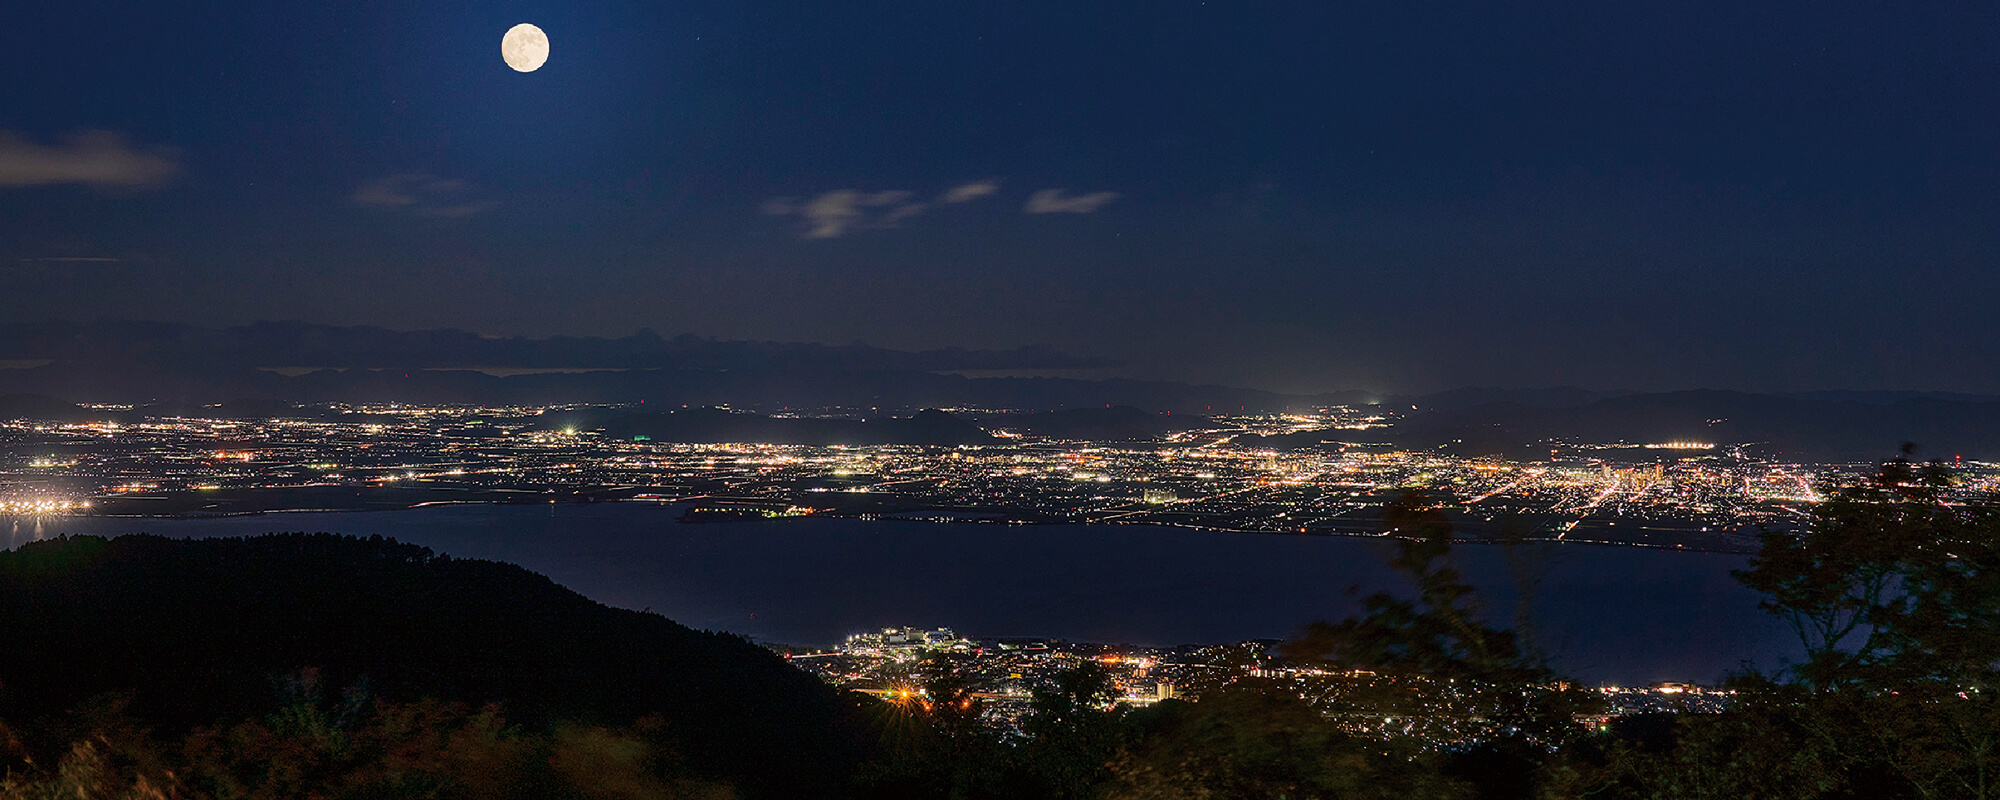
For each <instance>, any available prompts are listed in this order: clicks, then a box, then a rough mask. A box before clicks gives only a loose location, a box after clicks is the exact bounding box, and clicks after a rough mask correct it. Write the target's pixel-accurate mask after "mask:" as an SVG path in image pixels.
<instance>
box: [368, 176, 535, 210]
mask: <svg viewBox="0 0 2000 800" xmlns="http://www.w3.org/2000/svg"><path fill="white" fill-rule="evenodd" d="M470 192H471V186H470V184H467V183H466V182H465V181H462V180H458V179H456V178H440V177H437V176H435V175H430V174H427V173H422V172H406V173H401V174H397V175H388V176H384V177H381V178H376V179H374V180H370V181H364V182H362V184H361V185H360V186H359V187H356V188H355V190H354V194H353V195H352V196H351V199H352V200H353V201H354V204H355V205H358V206H362V207H365V208H376V209H382V210H385V211H401V212H404V213H408V214H411V215H413V216H419V217H444V218H447V219H463V218H465V217H470V216H472V215H474V214H478V213H481V212H484V211H490V210H492V209H494V208H497V207H499V205H500V203H499V201H497V200H468V199H465V197H464V196H465V195H466V194H469V193H470Z"/></svg>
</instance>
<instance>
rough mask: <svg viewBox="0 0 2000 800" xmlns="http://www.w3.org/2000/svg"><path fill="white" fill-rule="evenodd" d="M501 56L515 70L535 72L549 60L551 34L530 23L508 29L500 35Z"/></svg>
mask: <svg viewBox="0 0 2000 800" xmlns="http://www.w3.org/2000/svg"><path fill="white" fill-rule="evenodd" d="M500 57H501V58H504V59H506V60H507V66H510V67H513V68H514V71H515V72H534V71H535V70H538V69H541V68H542V65H543V64H546V63H548V60H549V35H548V34H546V33H543V32H542V29H541V28H537V27H535V26H533V25H529V24H528V23H525V22H523V23H521V24H519V25H516V26H514V27H512V28H508V29H507V35H506V36H502V37H500Z"/></svg>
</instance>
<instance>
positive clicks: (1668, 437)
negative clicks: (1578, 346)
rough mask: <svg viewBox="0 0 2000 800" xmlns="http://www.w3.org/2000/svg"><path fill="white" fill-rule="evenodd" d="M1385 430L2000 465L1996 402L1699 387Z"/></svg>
mask: <svg viewBox="0 0 2000 800" xmlns="http://www.w3.org/2000/svg"><path fill="white" fill-rule="evenodd" d="M1371 433H1372V432H1371ZM1385 433H1386V435H1387V436H1388V438H1389V439H1390V440H1391V441H1393V442H1394V443H1396V444H1398V445H1401V446H1405V447H1419V448H1442V449H1444V450H1446V451H1449V452H1455V453H1461V454H1475V455H1477V454H1497V455H1508V456H1513V457H1533V456H1534V455H1535V454H1536V450H1537V448H1536V446H1535V445H1536V443H1538V442H1543V441H1546V440H1550V439H1563V440H1568V441H1572V442H1587V443H1608V442H1617V441H1625V442H1631V443H1634V444H1644V443H1657V442H1669V441H1702V442H1718V443H1739V442H1742V443H1754V444H1755V445H1756V449H1757V450H1758V451H1759V452H1761V453H1765V454H1768V455H1771V456H1774V457H1778V458H1785V459H1795V460H1799V461H1817V462H1844V461H1852V462H1871V461H1878V460H1880V459H1882V458H1886V457H1888V456H1891V455H1894V454H1895V453H1896V450H1897V447H1898V446H1899V445H1900V444H1901V443H1903V442H1914V443H1916V444H1918V445H1919V446H1920V448H1921V449H1920V450H1919V452H1918V455H1919V456H1920V457H1923V458H1947V459H1949V458H1952V457H1953V456H1957V455H1963V456H1964V457H1966V458H1976V459H2000V402H1964V401H1955V400H1941V399H1929V398H1914V399H1904V400H1898V401H1894V402H1888V403H1863V402H1855V401H1849V400H1827V399H1816V398H1810V397H1797V396H1782V395H1764V394H1746V393H1742V392H1725V391H1709V390H1701V391H1687V392H1667V393H1660V394H1637V395H1626V396H1621V397H1613V398H1608V399H1603V400H1598V401H1596V402H1593V403H1590V404H1588V405H1584V406H1580V407H1576V408H1535V407H1529V406H1525V405H1522V404H1519V403H1491V404H1486V405H1478V406H1472V407H1467V408H1459V409H1453V410H1448V411H1444V410H1441V411H1435V412H1429V413H1414V414H1412V415H1411V416H1410V417H1409V418H1407V419H1405V420H1404V421H1403V422H1402V423H1401V424H1398V425H1397V426H1396V427H1395V428H1392V429H1389V430H1387V431H1386V432H1385Z"/></svg>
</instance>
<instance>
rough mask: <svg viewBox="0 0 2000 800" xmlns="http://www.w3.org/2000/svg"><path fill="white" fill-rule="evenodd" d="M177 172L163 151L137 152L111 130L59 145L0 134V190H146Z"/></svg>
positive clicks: (80, 135)
mask: <svg viewBox="0 0 2000 800" xmlns="http://www.w3.org/2000/svg"><path fill="white" fill-rule="evenodd" d="M179 172H180V164H179V163H178V162H176V161H174V159H173V158H172V155H171V153H170V152H168V151H167V150H166V149H164V148H158V147H153V148H146V149H145V150H135V149H133V148H132V147H130V146H128V145H127V144H126V143H125V137H123V136H120V135H119V134H116V133H113V132H111V131H82V132H80V133H76V134H72V135H71V136H70V137H69V138H68V139H67V140H65V141H64V142H63V143H62V144H58V145H42V144H37V143H35V141H34V140H32V139H29V138H28V137H27V136H24V135H22V134H20V133H16V132H14V131H0V187H8V186H43V185H48V184H61V183H77V184H85V185H90V186H99V187H108V188H119V189H150V188H153V187H157V186H162V185H165V184H166V183H167V182H168V181H171V180H173V178H174V175H175V174H177V173H179Z"/></svg>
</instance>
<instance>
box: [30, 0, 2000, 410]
mask: <svg viewBox="0 0 2000 800" xmlns="http://www.w3.org/2000/svg"><path fill="white" fill-rule="evenodd" d="M1636 5H1637V4H1630V3H1604V2H1570V3H1565V2H1510V3H1499V2H1463V3H1433V2H1422V1H1421V0H1419V1H1417V2H1396V3H1387V2H1382V3H1333V2H1311V3H1308V2H1296V3H1228V2H1217V1H1216V0H1210V2H1207V3H1204V2H1200V0H1147V2H1120V1H1113V2H1087V3H1079V2H1020V3H938V2H866V3H819V2H815V3H803V2H746V0H726V1H724V0H694V1H692V2H651V1H650V0H649V1H648V2H623V3H614V2H602V1H601V0H565V1H564V2H561V3H547V2H541V3H533V2H516V1H515V0H504V1H502V2H481V3H467V2H377V3H339V2H293V1H292V0H259V2H233V1H231V0H218V1H217V2H210V3H201V4H193V5H189V4H164V3H141V2H131V1H129V0H128V1H127V2H91V1H90V0H66V1H65V2H38V3H33V4H32V5H31V6H30V7H27V8H23V9H18V10H10V13H9V14H8V15H7V19H8V24H7V26H6V30H5V32H4V33H0V36H4V37H5V39H6V46H5V47H4V48H0V75H5V76H6V77H5V80H4V81H0V131H3V132H4V133H0V281H4V285H5V291H4V292H0V314H5V315H7V316H8V317H10V318H13V319H43V318H67V319H92V318H97V317H103V316H121V317H131V318H145V319H164V320H175V321H188V322H211V323H241V322H248V321H251V320H255V319H284V318H296V319H304V320H309V321H315V322H325V323H335V324H374V325H384V326H390V327H396V328H421V327H440V326H451V327H462V328H467V329H471V330H477V331H481V332H486V333H492V334H527V335H548V334H557V333H564V334H597V335H623V334H627V333H630V332H632V331H633V330H635V329H637V328H639V327H642V326H646V327H652V328H654V329H655V330H658V331H659V332H661V333H663V334H666V335H673V334H678V333H683V332H688V333H695V334H698V335H704V336H717V337H723V338H748V339H779V340H799V341H822V342H836V343H840V342H847V341H851V340H856V339H859V340H865V341H867V342H869V343H872V344H877V345H884V346H891V347H900V348H931V347H945V346H966V347H1012V346H1015V345H1020V344H1027V343H1034V342H1046V343H1049V344H1053V345H1056V346H1058V347H1060V348H1063V349H1065V350H1069V351H1073V352H1076V353H1079V354H1084V355H1094V356H1103V357H1109V358H1114V359H1118V360H1121V361H1123V362H1124V363H1126V364H1127V365H1128V366H1127V367H1126V368H1124V369H1123V370H1120V371H1119V372H1118V374H1124V375H1131V376H1137V377H1168V378H1177V379H1187V380H1196V381H1204V382H1224V383H1234V384H1241V385H1253V386H1262V387H1268V388H1277V389H1291V390H1309V389H1337V388H1370V389H1382V390H1424V389H1434V388H1443V387H1449V386H1456V385H1463V384H1486V385H1506V386H1538V385H1551V384H1557V383H1571V384H1578V385H1583V386H1588V387H1596V388H1633V389H1667V388H1690V387H1701V386H1705V387H1714V388H1737V389H1749V390H1772V389H1820V388H1916V389H1948V390H1961V391H1987V392H2000V346H1996V341H2000V338H1996V334H2000V322H1996V319H2000V317H1996V315H1995V314H1994V312H1993V304H1994V300H1993V298H1995V297H2000V250H1996V247H1997V246H2000V225H1996V223H1995V222H1994V221H1995V220H2000V202H1997V201H1996V198H2000V192H1996V190H2000V150H1996V146H2000V7H1996V6H1995V5H1994V4H1991V3H1974V2H1933V3H1924V4H1912V5H1911V6H1910V7H1891V5H1890V4H1882V3H1844V2H1814V3H1805V2H1782V3H1781V2H1765V3H1742V2H1699V1H1697V2H1681V3H1671V4H1647V7H1643V8H1642V7H1635V6H1636ZM518 22H532V23H535V24H537V25H539V26H540V27H542V28H543V29H544V30H546V31H547V32H548V35H549V38H550V40H551V42H552V48H553V54H552V56H551V57H550V59H549V62H548V64H547V66H545V67H543V68H542V69H541V70H540V71H537V72H534V73H529V74H521V73H516V72H514V71H512V70H510V69H508V68H507V67H506V66H505V65H504V64H503V63H502V62H501V59H500V54H499V41H500V36H501V34H502V33H503V32H505V31H506V30H507V28H508V27H510V26H512V25H513V24H515V23H518ZM0 360H5V355H4V354H0Z"/></svg>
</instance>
